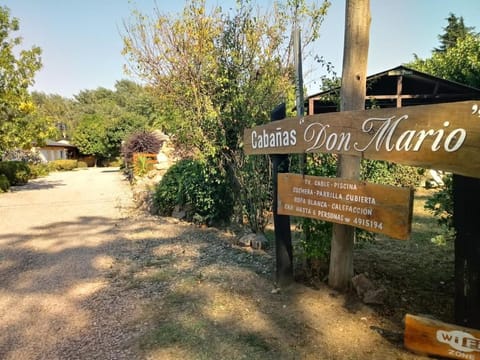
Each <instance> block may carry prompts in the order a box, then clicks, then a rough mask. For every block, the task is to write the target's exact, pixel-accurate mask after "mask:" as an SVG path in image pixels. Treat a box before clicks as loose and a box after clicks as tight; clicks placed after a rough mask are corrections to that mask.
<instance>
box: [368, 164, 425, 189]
mask: <svg viewBox="0 0 480 360" xmlns="http://www.w3.org/2000/svg"><path fill="white" fill-rule="evenodd" d="M423 173H424V170H423V169H421V168H416V167H412V166H406V165H400V164H394V163H390V162H387V161H379V160H362V163H361V176H362V180H365V181H369V182H373V183H377V184H384V185H393V186H406V187H413V188H415V187H417V186H418V185H419V184H420V181H421V180H422V178H423Z"/></svg>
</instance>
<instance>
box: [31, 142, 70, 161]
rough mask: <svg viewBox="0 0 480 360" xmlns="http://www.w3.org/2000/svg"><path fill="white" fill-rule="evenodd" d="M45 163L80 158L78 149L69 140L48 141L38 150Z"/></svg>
mask: <svg viewBox="0 0 480 360" xmlns="http://www.w3.org/2000/svg"><path fill="white" fill-rule="evenodd" d="M36 150H37V151H38V153H39V155H40V158H41V159H42V161H43V162H49V161H53V160H63V159H72V158H77V157H78V149H77V147H76V146H74V145H71V144H70V143H69V142H68V141H67V140H60V141H53V140H47V141H46V144H45V145H44V146H42V147H39V148H36Z"/></svg>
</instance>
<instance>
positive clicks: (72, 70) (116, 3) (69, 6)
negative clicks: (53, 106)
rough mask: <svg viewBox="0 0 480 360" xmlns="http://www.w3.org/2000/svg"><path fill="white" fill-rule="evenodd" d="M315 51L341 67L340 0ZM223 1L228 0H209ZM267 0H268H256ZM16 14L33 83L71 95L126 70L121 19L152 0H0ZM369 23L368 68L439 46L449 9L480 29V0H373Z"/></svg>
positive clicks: (311, 80) (311, 82)
mask: <svg viewBox="0 0 480 360" xmlns="http://www.w3.org/2000/svg"><path fill="white" fill-rule="evenodd" d="M156 2H157V4H158V6H159V8H160V9H161V10H162V11H164V12H169V13H178V12H180V11H181V10H182V9H183V6H184V4H185V1H183V0H177V1H175V0H174V1H171V0H157V1H156ZM331 2H332V6H331V7H330V10H329V13H328V15H327V17H326V20H325V22H324V24H323V26H322V30H321V39H320V40H319V41H318V42H317V43H316V44H315V52H316V53H317V54H319V55H322V56H323V57H324V58H325V59H326V60H327V61H331V62H332V63H333V64H334V66H335V69H336V71H337V73H338V75H341V64H342V56H343V33H344V17H345V0H331ZM207 3H208V4H217V3H220V4H222V5H223V6H224V7H225V6H228V4H232V3H234V1H233V0H226V1H225V0H223V1H221V0H218V1H217V0H207ZM257 3H259V4H271V3H272V1H271V0H257ZM0 5H5V6H7V7H8V8H10V10H11V15H13V16H15V17H17V18H19V19H20V29H21V35H22V36H23V38H24V44H25V45H26V46H27V47H30V46H31V45H33V44H35V45H38V46H40V47H41V48H42V50H43V55H42V60H43V69H42V70H41V71H40V72H39V73H38V74H37V76H36V84H35V86H34V88H33V89H34V90H37V91H43V92H46V93H55V94H60V95H62V96H66V97H71V96H72V95H74V94H77V93H78V92H79V91H81V90H84V89H95V88H97V87H99V86H102V87H106V88H113V86H114V84H115V82H116V81H117V80H120V79H122V78H126V76H125V74H124V73H123V64H124V63H125V59H124V58H123V56H122V55H121V50H122V40H121V35H120V33H121V31H122V23H123V20H128V18H129V17H130V13H131V10H132V9H133V8H135V7H136V8H139V9H140V10H141V11H142V12H145V13H148V12H149V11H151V10H152V9H153V8H154V6H155V1H154V0H136V1H129V0H0ZM371 12H372V25H371V29H370V50H369V61H368V62H369V65H368V74H373V73H376V72H380V71H383V70H386V69H389V68H392V67H395V66H397V65H400V64H402V63H405V62H408V61H410V60H412V59H413V54H414V53H415V54H417V55H419V56H420V57H423V58H424V57H427V56H429V55H430V53H431V50H432V49H433V48H434V47H436V46H438V45H439V43H438V37H437V36H438V34H440V33H441V32H442V31H443V30H442V28H443V27H445V26H446V24H447V22H446V20H445V18H446V17H447V16H448V15H449V13H450V12H453V13H454V14H455V15H457V16H463V18H464V20H465V24H466V25H467V26H474V27H475V28H476V30H477V31H480V1H479V0H400V1H398V0H397V1H393V0H371ZM308 69H309V67H308V65H307V66H305V65H304V70H305V73H306V74H305V75H306V77H305V83H306V84H307V85H308V90H309V93H312V92H316V91H318V85H317V82H316V79H317V78H318V75H320V74H321V73H322V72H321V70H318V69H317V71H314V72H308Z"/></svg>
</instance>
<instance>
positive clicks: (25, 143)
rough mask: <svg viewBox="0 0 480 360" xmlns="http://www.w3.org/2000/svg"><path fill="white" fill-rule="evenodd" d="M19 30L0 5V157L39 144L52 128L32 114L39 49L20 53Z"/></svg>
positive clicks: (17, 22) (39, 62)
mask: <svg viewBox="0 0 480 360" xmlns="http://www.w3.org/2000/svg"><path fill="white" fill-rule="evenodd" d="M19 28H20V26H19V21H18V19H16V18H11V17H10V11H9V9H8V8H6V7H2V6H0V74H1V76H0V156H1V155H2V153H3V152H5V151H7V150H9V149H14V148H23V147H29V146H31V144H32V143H33V142H37V143H41V142H42V141H43V140H44V139H45V138H46V137H47V136H48V135H49V134H50V130H51V129H52V127H51V124H50V123H49V122H48V120H47V119H44V118H42V117H38V116H37V114H35V106H34V105H33V103H32V101H31V97H30V95H29V93H28V87H29V86H31V85H33V83H34V76H35V73H36V72H37V71H38V70H39V69H40V68H41V60H40V54H41V50H40V48H38V47H32V48H31V49H30V50H20V49H19V47H21V45H22V38H21V37H17V36H15V33H16V32H17V31H19Z"/></svg>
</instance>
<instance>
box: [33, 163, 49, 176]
mask: <svg viewBox="0 0 480 360" xmlns="http://www.w3.org/2000/svg"><path fill="white" fill-rule="evenodd" d="M28 167H29V168H30V179H36V178H39V177H42V176H47V175H48V174H49V173H50V166H49V165H48V164H45V163H39V164H28Z"/></svg>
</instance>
